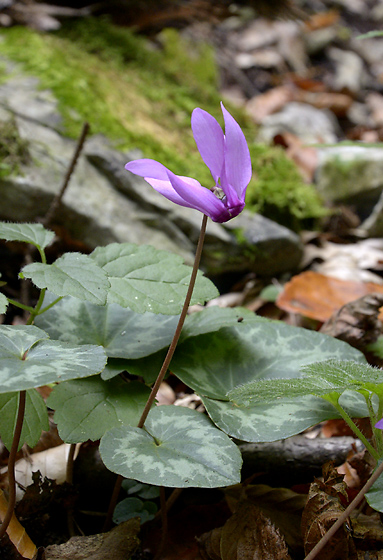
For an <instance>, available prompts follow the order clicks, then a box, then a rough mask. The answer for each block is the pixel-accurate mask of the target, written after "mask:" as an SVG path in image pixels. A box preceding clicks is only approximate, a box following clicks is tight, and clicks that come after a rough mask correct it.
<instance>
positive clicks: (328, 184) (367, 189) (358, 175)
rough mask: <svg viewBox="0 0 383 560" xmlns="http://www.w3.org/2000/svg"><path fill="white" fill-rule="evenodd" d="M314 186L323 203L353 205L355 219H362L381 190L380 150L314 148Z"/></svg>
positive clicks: (382, 152)
mask: <svg viewBox="0 0 383 560" xmlns="http://www.w3.org/2000/svg"><path fill="white" fill-rule="evenodd" d="M315 183H316V187H317V189H318V191H319V192H320V193H321V194H322V196H323V197H324V198H325V200H327V201H330V202H341V203H347V204H353V205H355V206H356V210H357V211H358V213H359V215H360V216H361V217H362V218H364V217H366V216H367V215H368V214H369V213H370V212H371V211H372V208H373V206H374V204H375V203H376V202H377V201H378V199H379V196H380V193H381V192H382V188H383V148H378V147H367V146H355V145H352V146H348V145H338V146H331V147H323V148H318V167H317V170H316V176H315Z"/></svg>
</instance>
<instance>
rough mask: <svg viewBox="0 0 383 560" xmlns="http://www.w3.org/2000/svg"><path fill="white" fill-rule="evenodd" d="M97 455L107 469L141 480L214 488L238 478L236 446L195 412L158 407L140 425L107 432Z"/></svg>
mask: <svg viewBox="0 0 383 560" xmlns="http://www.w3.org/2000/svg"><path fill="white" fill-rule="evenodd" d="M100 453H101V457H102V460H103V461H104V463H105V465H106V466H107V468H108V469H109V470H111V471H113V472H116V473H118V474H121V475H122V476H124V477H129V478H134V479H135V480H139V481H140V482H145V483H147V484H156V485H160V486H172V487H178V488H188V487H199V488H217V487H222V486H228V485H231V484H235V483H236V482H238V481H239V480H240V470H241V463H242V459H241V454H240V452H239V449H238V447H237V446H236V445H235V444H234V443H233V442H232V441H231V440H230V438H229V437H228V436H226V435H225V434H224V433H223V432H221V431H219V430H217V428H215V427H214V425H213V424H212V423H211V422H210V420H209V419H208V418H207V417H206V416H204V415H203V414H201V413H200V412H196V411H195V410H190V409H188V408H182V407H178V406H158V407H156V408H154V409H153V410H151V411H150V413H149V415H148V418H147V420H146V422H145V427H144V428H132V427H129V426H121V427H118V428H113V429H112V430H110V431H109V432H107V433H106V434H105V435H104V437H103V438H102V440H101V444H100Z"/></svg>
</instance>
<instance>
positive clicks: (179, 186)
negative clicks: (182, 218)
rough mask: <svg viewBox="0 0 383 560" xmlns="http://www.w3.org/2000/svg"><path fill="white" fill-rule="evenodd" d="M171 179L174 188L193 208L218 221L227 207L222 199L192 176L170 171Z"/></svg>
mask: <svg viewBox="0 0 383 560" xmlns="http://www.w3.org/2000/svg"><path fill="white" fill-rule="evenodd" d="M168 175H169V179H170V182H171V184H172V186H173V188H174V190H175V191H176V192H177V193H178V194H179V195H180V197H181V198H182V199H183V200H185V201H186V202H187V203H188V204H190V205H191V207H192V208H195V209H196V210H199V211H200V212H203V213H204V214H206V215H207V216H209V218H211V219H212V220H214V221H216V220H215V218H216V217H217V216H219V215H220V214H221V213H222V211H223V210H224V209H225V205H224V204H223V202H222V200H220V199H219V198H217V197H216V196H215V194H213V193H212V192H211V191H209V189H206V188H205V187H203V186H202V185H200V183H198V181H196V180H195V179H191V178H190V177H179V176H178V175H174V173H171V172H169V173H168Z"/></svg>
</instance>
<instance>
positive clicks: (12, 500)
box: [0, 391, 26, 540]
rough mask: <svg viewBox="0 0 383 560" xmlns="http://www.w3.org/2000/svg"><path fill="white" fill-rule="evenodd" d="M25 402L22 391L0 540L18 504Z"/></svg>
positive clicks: (24, 392)
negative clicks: (18, 461) (17, 474)
mask: <svg viewBox="0 0 383 560" xmlns="http://www.w3.org/2000/svg"><path fill="white" fill-rule="evenodd" d="M25 400H26V391H20V393H19V408H18V411H17V419H16V426H15V431H14V433H13V440H12V445H11V450H10V452H9V459H8V483H9V501H8V509H7V512H6V514H5V516H4V519H3V522H2V524H1V527H0V540H1V539H2V538H3V536H4V535H5V533H6V532H7V529H8V525H9V523H10V521H11V519H12V515H13V512H14V509H15V504H16V479H15V463H16V454H17V450H18V447H19V442H20V436H21V430H22V428H23V420H24V413H25Z"/></svg>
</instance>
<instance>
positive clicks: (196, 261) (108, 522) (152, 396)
mask: <svg viewBox="0 0 383 560" xmlns="http://www.w3.org/2000/svg"><path fill="white" fill-rule="evenodd" d="M206 225H207V216H205V215H204V216H203V218H202V225H201V231H200V234H199V239H198V243H197V249H196V253H195V258H194V264H193V270H192V273H191V276H190V282H189V287H188V291H187V293H186V297H185V302H184V305H183V307H182V311H181V315H180V318H179V320H178V324H177V328H176V330H175V333H174V336H173V340H172V342H171V344H170V346H169V350H168V352H167V354H166V357H165V360H164V363H163V364H162V367H161V369H160V372H159V374H158V377H157V379H156V382H155V383H154V385H153V388H152V391H151V393H150V395H149V397H148V400H147V403H146V405H145V408H144V411H143V413H142V415H141V418H140V420H139V422H138V424H137V427H138V428H142V427H143V426H144V424H145V420H146V418H147V416H148V414H149V411H150V409H151V407H152V404H153V402H154V399H155V398H156V395H157V392H158V389H159V387H160V385H161V383H162V381H163V380H164V377H165V375H166V372H167V370H168V367H169V365H170V362H171V359H172V358H173V354H174V351H175V349H176V346H177V343H178V340H179V338H180V334H181V331H182V327H183V325H184V322H185V319H186V315H187V312H188V309H189V305H190V300H191V297H192V294H193V289H194V284H195V281H196V278H197V272H198V267H199V263H200V260H201V254H202V248H203V243H204V240H205V233H206ZM122 481H123V477H122V476H121V475H118V477H117V480H116V484H115V487H114V490H113V494H112V497H111V500H110V503H109V508H108V513H107V515H106V519H105V523H104V528H103V531H108V530H109V529H110V526H111V522H112V517H113V511H114V508H115V507H116V504H117V500H118V495H119V492H120V488H121V484H122Z"/></svg>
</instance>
